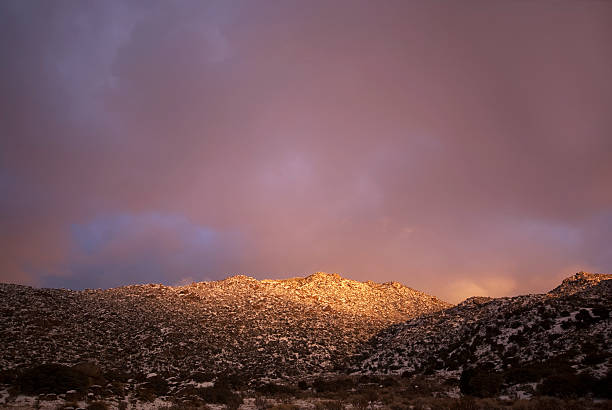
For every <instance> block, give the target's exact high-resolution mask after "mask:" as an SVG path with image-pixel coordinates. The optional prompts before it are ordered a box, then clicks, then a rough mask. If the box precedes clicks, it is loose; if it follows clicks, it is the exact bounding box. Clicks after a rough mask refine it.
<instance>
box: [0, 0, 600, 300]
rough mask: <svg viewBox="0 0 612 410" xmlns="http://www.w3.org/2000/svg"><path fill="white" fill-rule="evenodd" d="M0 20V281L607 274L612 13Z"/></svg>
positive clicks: (161, 6)
mask: <svg viewBox="0 0 612 410" xmlns="http://www.w3.org/2000/svg"><path fill="white" fill-rule="evenodd" d="M0 7H1V8H2V10H1V12H0V27H2V28H1V30H2V36H0V61H2V64H0V87H1V88H0V89H1V90H2V92H1V94H0V112H1V113H2V114H1V115H2V117H1V118H2V121H0V132H1V134H0V135H2V143H1V144H2V149H1V152H0V161H1V162H0V190H1V192H2V198H0V211H1V214H0V215H1V216H2V219H1V220H0V227H1V228H2V234H1V237H0V241H1V243H0V246H2V248H3V252H2V253H1V255H0V269H1V270H0V272H1V273H0V279H2V280H3V281H12V282H22V283H32V284H39V285H40V284H44V285H53V286H72V287H94V286H111V285H113V286H114V285H117V284H120V283H130V282H134V281H138V282H146V281H161V282H165V283H176V282H178V281H180V280H183V279H188V278H193V280H201V279H203V278H209V279H210V278H216V277H222V276H224V275H225V274H228V273H245V274H252V275H255V276H258V277H268V276H276V277H282V276H287V275H294V274H301V273H310V272H312V271H315V270H327V271H337V272H341V273H343V274H345V275H347V276H349V277H352V278H355V279H362V280H366V279H373V280H379V281H386V280H399V281H401V282H404V283H406V284H408V285H410V286H413V287H416V288H421V289H423V290H426V291H429V292H431V293H435V294H437V295H440V296H442V297H446V298H448V299H450V300H453V301H456V300H457V299H459V298H461V297H465V296H468V295H470V294H473V293H486V294H491V295H501V294H509V293H517V292H527V291H543V290H546V289H547V288H550V287H552V286H554V284H555V282H556V281H558V280H559V279H560V278H561V277H563V276H564V275H567V274H569V273H571V271H572V270H575V269H591V270H597V271H610V270H611V267H612V255H611V254H610V251H609V246H608V244H609V243H611V242H612V233H611V232H612V230H611V229H610V214H611V213H612V189H611V188H610V186H611V185H612V160H611V159H612V154H611V153H612V137H611V135H612V120H611V119H610V118H611V117H610V115H609V107H610V106H612V81H610V78H612V52H611V51H610V47H609V39H610V38H612V26H611V25H610V24H609V23H610V21H611V18H612V7H611V6H610V5H609V4H606V3H605V2H556V3H555V4H552V3H544V2H538V3H528V2H512V3H510V2H509V3H491V2H470V3H462V4H443V3H431V2H410V3H409V2H385V3H380V4H376V5H375V4H372V3H369V2H350V3H349V2H345V3H343V2H334V3H333V4H331V3H329V2H273V1H269V2H257V3H249V2H209V3H203V2H187V1H185V2H174V3H168V2H159V3H156V2H142V3H140V2H97V3H92V2H79V3H74V2H61V1H58V2H21V1H15V2H3V3H2V5H1V6H0ZM126 218H127V219H126ZM126 220H129V223H128V222H126ZM100 232H102V234H100ZM109 232H110V233H112V240H108V241H106V240H101V241H98V239H99V238H98V236H97V235H99V234H100V235H102V237H103V238H106V236H104V235H107V234H109ZM195 232H210V233H211V235H212V236H211V237H210V238H209V240H207V241H202V240H201V238H200V237H199V236H198V235H196V234H195Z"/></svg>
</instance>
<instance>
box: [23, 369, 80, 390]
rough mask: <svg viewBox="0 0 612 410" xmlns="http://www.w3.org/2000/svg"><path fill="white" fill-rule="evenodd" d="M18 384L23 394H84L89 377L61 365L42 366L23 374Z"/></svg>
mask: <svg viewBox="0 0 612 410" xmlns="http://www.w3.org/2000/svg"><path fill="white" fill-rule="evenodd" d="M16 384H17V386H18V387H19V388H20V389H21V391H22V392H24V393H31V394H32V393H35V394H42V393H56V394H61V393H66V392H67V391H68V390H76V391H78V392H84V391H85V390H86V389H87V387H89V377H88V376H87V375H85V374H83V373H81V372H79V371H77V370H74V369H72V368H70V367H68V366H64V365H61V364H42V365H39V366H36V367H32V368H30V369H27V370H26V371H25V372H23V373H22V374H21V375H20V376H19V377H18V378H17V383H16Z"/></svg>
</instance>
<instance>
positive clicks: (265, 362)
mask: <svg viewBox="0 0 612 410" xmlns="http://www.w3.org/2000/svg"><path fill="white" fill-rule="evenodd" d="M449 306H450V305H448V304H447V303H445V302H443V301H441V300H439V299H437V298H435V297H432V296H429V295H426V294H424V293H422V292H418V291H416V290H413V289H410V288H408V287H405V286H403V285H401V284H399V283H384V284H377V283H374V282H365V283H362V282H357V281H353V280H347V279H343V278H341V277H340V276H338V275H335V274H325V273H316V274H314V275H311V276H308V277H306V278H294V279H287V280H262V281H258V280H256V279H253V278H250V277H246V276H235V277H231V278H228V279H225V280H222V281H216V282H200V283H193V284H191V285H188V286H181V287H169V286H163V285H142V286H126V287H121V288H116V289H108V290H84V291H69V290H60V289H35V288H31V287H26V286H18V285H7V284H2V285H0V314H1V316H0V317H1V319H0V346H2V354H1V355H0V368H1V369H2V370H7V369H15V368H25V367H28V366H32V365H35V364H41V363H61V364H68V365H71V364H76V363H79V362H87V361H89V362H95V363H98V365H99V366H100V367H101V368H102V369H103V370H104V371H120V372H123V373H126V374H129V375H141V376H142V375H146V374H148V373H152V372H155V373H163V374H164V375H166V376H170V375H175V374H181V375H185V374H187V375H188V374H190V373H194V372H206V373H210V374H221V373H223V374H227V373H239V374H241V375H244V376H245V377H248V378H250V379H266V378H279V377H292V376H300V375H304V374H316V373H321V372H329V371H332V370H334V368H336V367H337V366H339V365H341V364H342V363H343V362H344V360H345V358H346V357H347V355H349V354H352V353H354V351H355V349H356V348H357V347H358V346H359V345H360V344H361V343H363V342H364V341H366V340H367V339H369V338H370V337H372V336H373V335H374V334H376V333H377V332H378V331H380V330H382V329H384V328H386V327H387V326H389V325H391V324H393V323H399V322H403V321H405V320H407V319H409V318H412V317H416V316H418V315H421V314H423V313H431V312H435V311H439V310H441V309H443V308H447V307H449Z"/></svg>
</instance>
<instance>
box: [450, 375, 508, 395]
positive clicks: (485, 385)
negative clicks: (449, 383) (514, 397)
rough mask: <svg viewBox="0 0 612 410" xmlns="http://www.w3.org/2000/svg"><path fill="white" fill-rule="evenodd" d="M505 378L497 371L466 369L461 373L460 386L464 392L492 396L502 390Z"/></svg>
mask: <svg viewBox="0 0 612 410" xmlns="http://www.w3.org/2000/svg"><path fill="white" fill-rule="evenodd" d="M502 382H503V378H502V376H501V375H500V374H498V373H495V372H488V371H486V370H481V369H466V370H464V371H463V372H462V373H461V378H460V380H459V388H460V389H461V392H462V393H463V394H467V395H471V396H477V397H491V396H494V395H495V394H497V393H498V392H499V391H500V390H501V385H502Z"/></svg>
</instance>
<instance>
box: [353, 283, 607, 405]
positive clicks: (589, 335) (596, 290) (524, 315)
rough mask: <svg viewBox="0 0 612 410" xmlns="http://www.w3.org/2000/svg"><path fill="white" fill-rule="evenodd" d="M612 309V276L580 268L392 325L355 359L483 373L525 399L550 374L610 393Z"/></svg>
mask: <svg viewBox="0 0 612 410" xmlns="http://www.w3.org/2000/svg"><path fill="white" fill-rule="evenodd" d="M610 310H612V275H603V274H589V273H584V272H579V273H577V274H575V275H574V276H572V277H570V278H567V279H565V280H564V281H563V283H562V284H561V285H560V286H558V287H557V288H555V289H553V290H552V291H550V292H548V293H546V294H533V295H525V296H517V297H505V298H496V299H492V298H486V297H472V298H469V299H467V300H465V301H464V302H462V303H460V304H458V305H457V306H454V307H452V308H450V309H446V310H443V311H439V312H434V313H430V314H425V315H423V316H420V317H418V318H414V319H411V320H408V321H406V322H404V323H401V324H396V325H392V326H390V327H388V328H387V329H385V330H383V331H382V332H381V333H380V334H378V335H377V336H376V337H374V338H373V339H372V340H371V341H370V342H369V343H368V344H367V345H366V346H365V347H364V349H363V352H361V353H360V354H359V355H358V356H356V357H355V358H354V368H353V370H354V371H356V372H357V373H362V374H372V373H374V374H396V375H405V376H406V375H411V374H438V375H440V376H456V377H459V375H462V376H463V381H464V384H465V383H468V384H469V380H467V379H469V378H471V377H472V376H473V375H474V374H477V373H480V375H481V376H482V378H483V379H488V380H491V379H492V378H493V379H494V378H497V380H498V381H499V385H498V386H488V388H491V389H493V390H495V391H494V392H493V393H497V392H499V391H501V390H502V388H504V387H505V388H506V391H507V392H508V393H512V394H514V395H518V396H519V397H520V396H524V395H531V394H533V393H534V389H536V388H538V387H540V388H543V387H544V388H545V387H546V386H542V383H543V382H545V381H546V378H547V376H553V379H554V378H555V377H557V378H559V377H564V378H565V379H560V380H556V379H554V380H555V383H556V385H557V386H560V387H559V388H562V389H565V390H566V391H567V393H568V394H572V393H575V394H576V395H578V394H579V393H580V392H579V391H576V389H579V388H581V387H580V383H581V378H582V381H584V382H589V383H590V384H593V383H595V384H597V383H600V384H601V383H603V384H604V385H601V386H600V387H601V388H602V389H604V390H607V391H608V392H610V391H612V385H611V384H610V369H611V368H612V363H611V359H612V320H611V318H610ZM568 385H569V386H568ZM463 387H464V390H466V391H468V392H469V391H470V386H469V385H465V386H463ZM471 387H474V386H471ZM551 387H554V386H551ZM583 387H584V388H588V386H583ZM485 393H486V392H485Z"/></svg>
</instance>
